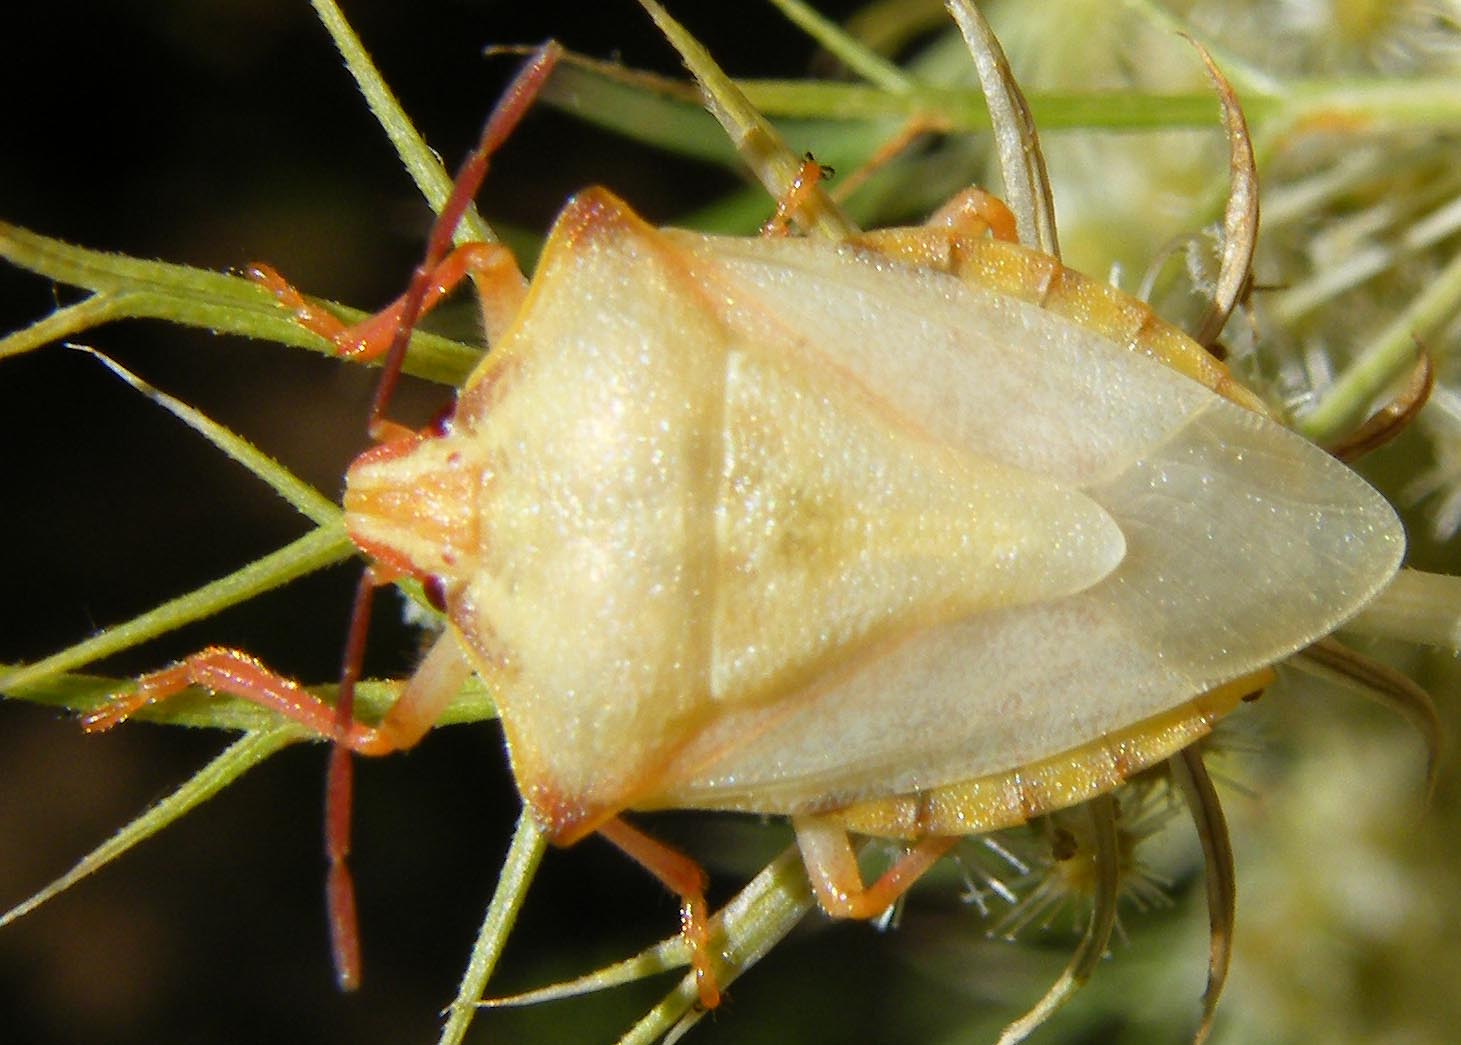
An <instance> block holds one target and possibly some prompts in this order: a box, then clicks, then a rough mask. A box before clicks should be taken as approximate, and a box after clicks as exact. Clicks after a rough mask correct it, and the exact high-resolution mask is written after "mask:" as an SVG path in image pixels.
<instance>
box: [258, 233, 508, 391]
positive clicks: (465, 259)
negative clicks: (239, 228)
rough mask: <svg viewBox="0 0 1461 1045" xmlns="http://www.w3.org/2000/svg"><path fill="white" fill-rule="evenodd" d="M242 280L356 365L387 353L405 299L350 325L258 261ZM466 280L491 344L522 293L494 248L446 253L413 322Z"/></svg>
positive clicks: (504, 253)
mask: <svg viewBox="0 0 1461 1045" xmlns="http://www.w3.org/2000/svg"><path fill="white" fill-rule="evenodd" d="M245 275H247V276H248V278H249V279H251V280H253V281H254V282H255V283H258V284H259V285H260V286H261V287H263V288H264V289H265V290H267V291H268V292H269V293H270V294H272V295H274V299H275V300H276V301H278V302H279V304H281V305H283V306H284V307H285V308H287V309H289V310H290V311H291V312H292V313H293V314H294V321H295V322H296V323H298V324H299V325H300V326H302V327H304V328H305V329H306V330H308V331H310V332H311V333H313V334H318V335H319V336H320V337H322V338H324V339H325V340H326V341H329V342H331V343H332V344H333V345H334V346H335V352H336V353H337V354H338V355H340V356H342V357H344V358H346V359H356V360H359V361H360V362H362V363H364V362H369V361H370V360H372V359H378V358H379V357H381V356H383V355H385V353H387V352H389V351H390V349H391V345H392V343H393V342H394V341H395V337H396V330H397V328H398V327H399V326H400V324H401V319H402V315H403V313H404V311H405V306H406V295H405V294H402V295H401V296H400V297H399V298H397V299H396V300H395V301H393V302H392V303H391V304H389V305H387V306H386V307H385V308H383V309H381V310H380V311H379V312H377V313H376V314H375V315H373V316H370V317H369V318H367V319H364V320H361V321H360V322H359V323H356V324H355V325H353V326H350V325H347V324H345V323H343V322H341V321H340V320H339V319H338V318H336V316H335V315H334V313H332V312H329V311H327V310H326V309H324V308H321V307H320V306H319V305H316V304H313V303H311V302H310V301H308V300H306V299H305V297H304V295H303V294H301V293H300V292H299V291H298V290H296V289H295V288H294V286H293V285H292V284H291V283H289V281H288V280H286V279H285V278H284V277H283V276H281V275H280V274H279V273H278V272H277V271H276V270H275V269H273V268H271V267H270V266H268V265H266V264H264V263H263V262H261V261H256V262H254V263H253V264H251V265H250V266H249V267H248V269H247V270H246V272H245ZM468 276H471V277H472V280H473V282H474V283H476V285H477V290H478V293H479V295H480V297H481V299H482V301H483V310H484V313H485V317H484V319H485V325H486V326H487V328H488V338H489V340H491V338H492V336H493V335H494V334H500V333H501V330H502V329H503V328H504V327H505V326H506V325H507V324H506V322H505V321H504V317H506V318H507V319H509V320H510V318H511V317H512V316H514V315H516V314H517V310H518V308H519V307H520V306H521V305H522V302H523V299H524V298H526V297H527V289H528V283H527V280H526V278H524V276H523V274H522V272H521V271H520V270H519V269H518V267H517V261H516V260H515V259H514V258H513V256H512V252H511V251H509V250H508V249H507V248H506V247H504V246H502V245H500V244H497V243H465V244H463V245H462V246H460V247H457V248H455V249H453V250H452V251H451V252H450V253H448V254H447V255H446V257H444V258H443V259H442V260H441V261H440V262H439V263H438V264H437V265H436V266H435V267H434V268H432V269H431V271H430V275H429V277H428V281H427V288H426V292H425V296H424V297H422V299H421V302H420V305H419V308H418V311H417V318H418V319H419V318H420V316H422V315H424V314H425V313H427V312H430V311H431V310H432V309H433V308H435V307H436V305H437V304H438V303H439V302H440V301H441V300H442V298H444V297H446V295H447V294H449V293H451V291H452V290H454V289H455V288H456V286H457V285H458V284H459V283H461V281H462V280H463V279H465V278H466V277H468Z"/></svg>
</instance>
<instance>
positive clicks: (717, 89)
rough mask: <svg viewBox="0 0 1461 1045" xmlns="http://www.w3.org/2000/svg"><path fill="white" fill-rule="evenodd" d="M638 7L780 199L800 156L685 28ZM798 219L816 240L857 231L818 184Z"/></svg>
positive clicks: (650, 5) (660, 11) (653, 6)
mask: <svg viewBox="0 0 1461 1045" xmlns="http://www.w3.org/2000/svg"><path fill="white" fill-rule="evenodd" d="M640 3H641V4H642V5H643V7H644V9H645V10H646V11H648V12H649V14H650V17H651V18H653V19H654V21H655V24H656V25H658V26H659V27H660V31H661V32H663V33H664V34H665V37H666V38H667V39H668V40H669V41H670V43H671V44H672V45H673V46H674V48H675V50H677V51H679V52H680V57H681V58H682V59H683V60H684V62H685V65H686V67H687V68H688V69H689V70H690V72H691V74H692V75H693V76H694V77H695V80H696V82H698V83H699V84H700V88H701V90H702V91H703V92H704V94H705V100H706V103H707V104H708V105H709V106H710V111H711V114H712V115H713V116H714V117H715V118H716V120H717V121H718V122H719V123H720V125H721V127H722V128H724V130H725V133H726V136H727V137H729V138H730V140H731V142H732V143H733V144H734V145H735V148H736V152H738V153H739V154H740V156H741V159H742V160H743V161H744V162H745V164H746V165H747V166H748V167H750V168H751V171H752V173H753V174H755V175H756V177H757V179H758V180H759V181H760V182H761V184H762V185H763V186H764V187H765V188H766V191H767V192H768V193H770V194H771V196H772V198H773V199H781V198H782V197H783V196H784V195H785V194H786V193H787V192H788V190H789V189H790V187H791V185H792V183H793V182H794V181H795V180H796V179H797V178H798V177H799V175H800V173H801V167H802V158H801V156H799V155H797V154H796V153H794V152H793V151H792V150H791V149H789V148H788V147H787V145H786V142H784V141H783V140H782V138H781V135H780V134H778V133H777V131H776V129H775V128H774V127H772V126H771V124H770V123H768V122H767V121H766V119H765V117H763V116H762V115H761V113H760V112H759V111H757V109H756V107H755V106H754V105H752V104H751V102H750V101H749V100H748V99H747V98H746V96H745V95H744V94H743V93H742V92H741V90H740V88H738V87H737V86H736V85H735V82H734V81H733V80H731V78H730V77H729V76H727V75H726V74H725V72H724V71H723V70H722V69H721V68H720V66H719V65H717V64H716V62H715V60H714V59H713V58H712V57H711V56H710V52H709V51H707V50H706V49H705V48H704V47H702V46H701V45H700V43H699V42H698V41H697V40H696V39H695V38H694V37H693V36H691V35H690V34H689V33H688V32H687V31H686V30H685V28H684V26H682V25H680V23H679V22H677V21H675V20H674V19H673V18H671V17H670V16H669V13H668V12H666V11H665V9H664V8H663V7H661V6H660V5H659V4H657V3H655V2H654V0H640ZM797 216H798V217H799V218H800V219H802V220H805V221H807V222H808V224H809V226H810V228H811V229H812V230H815V231H816V232H817V234H818V235H822V236H826V237H828V238H830V239H846V238H848V237H849V236H852V235H854V234H855V233H856V232H857V231H858V229H857V226H856V225H854V224H853V223H852V222H851V221H850V220H849V219H848V218H847V217H846V215H844V214H843V213H842V210H841V208H839V207H838V206H837V204H835V203H833V202H832V200H831V198H830V197H829V196H828V195H827V194H826V192H824V191H823V190H822V188H821V186H820V185H814V186H812V188H811V191H810V192H809V194H808V196H807V199H806V201H805V202H804V203H803V204H802V206H801V207H800V208H799V209H798V215H797Z"/></svg>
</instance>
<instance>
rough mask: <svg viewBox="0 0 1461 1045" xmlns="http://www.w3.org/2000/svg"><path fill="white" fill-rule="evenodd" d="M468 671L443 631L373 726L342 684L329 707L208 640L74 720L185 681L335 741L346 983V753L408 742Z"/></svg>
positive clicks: (351, 927)
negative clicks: (360, 717)
mask: <svg viewBox="0 0 1461 1045" xmlns="http://www.w3.org/2000/svg"><path fill="white" fill-rule="evenodd" d="M470 673H471V667H470V665H469V664H468V663H467V661H466V659H465V658H464V657H463V656H462V653H461V650H460V649H459V647H458V645H457V642H456V640H455V639H454V638H453V637H452V636H450V635H445V636H443V637H442V638H440V639H438V640H437V642H436V644H435V645H434V646H432V648H431V651H430V652H429V653H428V654H427V655H426V658H425V659H424V660H423V661H422V662H421V664H420V666H419V667H418V668H417V669H416V672H415V674H413V675H412V676H411V678H410V679H409V680H408V681H407V682H406V685H405V687H404V688H403V689H402V691H401V693H400V695H399V696H398V697H397V698H396V702H395V704H393V705H392V706H391V709H390V711H389V712H387V714H386V716H385V717H384V718H383V719H381V721H380V723H379V724H378V725H375V726H367V725H364V724H363V723H361V722H358V721H356V720H355V718H354V717H353V716H352V715H350V714H349V712H348V710H347V705H348V704H349V700H348V699H347V698H346V696H345V694H346V687H345V686H343V685H342V687H341V699H340V701H339V703H337V704H336V705H334V706H332V705H330V704H327V703H325V702H324V701H322V700H320V699H319V698H318V697H316V696H315V695H314V694H312V693H310V692H309V691H308V690H306V689H305V688H304V687H303V686H301V685H300V684H299V683H297V682H295V681H294V680H293V679H290V678H286V677H284V676H283V675H279V674H277V673H276V672H273V671H270V670H269V669H268V668H267V667H265V666H264V665H263V664H261V663H259V661H258V660H256V659H254V658H253V657H251V656H249V655H248V654H247V653H243V652H241V651H239V650H233V649H224V648H222V647H217V646H215V647H212V648H210V649H205V650H203V651H201V652H199V653H195V654H193V655H192V656H191V657H189V658H187V659H186V660H184V661H182V662H180V663H178V664H174V665H173V666H172V667H169V668H164V669H162V670H161V671H155V672H153V673H152V674H150V675H147V676H145V677H143V678H142V679H140V680H139V681H138V683H137V686H136V688H135V689H134V690H133V691H132V692H128V693H120V694H117V695H116V696H114V697H112V698H111V699H110V700H108V701H107V702H106V703H105V704H103V705H102V706H101V707H99V708H97V709H96V710H94V711H91V712H89V713H88V714H87V715H85V716H84V717H83V718H82V720H81V721H82V726H83V728H85V729H86V730H87V731H88V732H100V731H102V730H106V729H111V728H112V727H113V726H115V725H118V724H120V723H121V722H123V721H125V720H126V719H127V718H128V717H130V716H131V715H134V714H136V713H137V712H138V711H141V710H142V709H144V708H147V707H151V706H153V705H155V704H158V703H161V702H162V701H164V700H167V699H168V698H169V697H172V696H175V695H177V694H178V693H181V692H183V691H185V690H186V689H188V688H189V687H190V686H201V687H203V688H204V689H207V690H210V691H212V692H214V693H227V694H229V695H231V696H235V697H240V698H242V699H244V700H248V701H252V702H253V703H255V704H260V705H262V706H263V707H266V708H269V709H270V710H271V711H275V712H277V713H278V714H279V715H281V716H282V717H284V718H287V719H289V720H290V721H293V722H298V723H299V724H300V725H302V726H304V727H305V728H306V729H308V730H310V731H311V732H313V733H317V734H319V735H320V736H321V737H326V738H329V739H330V740H333V741H335V744H336V747H335V749H334V751H333V752H332V755H331V760H330V768H329V774H328V781H327V786H326V791H325V852H326V855H327V856H328V858H329V864H330V867H329V873H328V878H327V880H326V889H325V891H326V897H327V904H328V909H329V921H330V935H331V941H332V950H333V952H334V955H335V968H336V973H337V975H338V978H339V980H340V984H341V986H342V987H344V988H346V989H347V990H348V989H353V988H354V987H355V986H356V985H357V984H358V983H359V981H360V942H359V932H358V930H357V928H356V920H355V889H354V885H353V883H352V881H351V878H350V870H349V867H348V864H347V858H348V857H349V854H350V803H351V776H350V760H349V753H350V752H351V751H357V752H359V753H361V754H364V755H384V754H387V753H389V752H392V751H398V750H401V749H402V748H408V747H411V746H412V745H413V744H415V743H416V742H417V741H418V740H420V739H421V737H422V736H424V735H425V734H426V732H427V730H429V729H430V728H431V726H432V724H433V723H434V722H435V721H436V720H437V718H439V717H440V715H441V713H442V711H443V710H445V708H446V706H447V704H449V703H450V702H451V700H452V698H453V697H455V696H456V695H457V693H458V692H459V691H460V690H461V687H462V684H463V683H465V682H466V680H467V676H468V675H469V674H470ZM353 681H354V680H353V679H352V680H351V690H350V691H351V692H353ZM342 711H343V712H345V714H343V715H342Z"/></svg>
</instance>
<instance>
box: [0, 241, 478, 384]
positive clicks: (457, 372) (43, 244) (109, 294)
mask: <svg viewBox="0 0 1461 1045" xmlns="http://www.w3.org/2000/svg"><path fill="white" fill-rule="evenodd" d="M0 258H4V259H5V260H7V261H9V262H10V263H11V264H13V265H16V266H18V267H20V268H23V269H27V270H29V271H31V272H34V273H36V274H37V275H40V276H45V277H47V278H48V279H53V280H55V281H57V282H59V283H66V284H69V285H71V286H74V287H83V288H85V289H87V290H91V291H94V292H95V293H96V295H97V298H88V299H87V300H86V301H83V302H80V303H79V304H76V305H72V306H70V307H68V308H65V309H61V310H58V311H57V312H55V313H52V314H51V315H50V316H48V317H46V318H45V319H42V320H39V321H38V322H36V323H35V324H33V325H31V326H29V327H27V328H25V329H24V330H21V331H18V332H16V333H14V334H11V335H9V336H8V337H6V338H5V339H4V340H3V341H0V359H3V358H4V357H6V356H9V355H18V354H20V353H21V352H26V351H30V350H31V349H34V348H37V347H39V346H40V345H42V344H46V343H47V342H49V341H50V340H53V339H54V338H56V337H73V336H75V335H76V334H79V333H81V332H82V331H83V330H86V329H89V328H90V327H92V326H95V325H96V324H98V323H102V322H110V321H113V320H118V319H162V320H166V321H168V322H172V323H180V324H183V325H185V326H192V327H201V328H202V329H204V330H210V331H213V332H215V333H220V334H239V335H242V336H243V337H249V338H256V339H260V340H265V341H275V342H278V343H279V344H283V345H291V346H294V347H296V348H307V349H309V350H310V351H312V352H319V353H321V354H323V355H329V356H332V357H333V356H335V347H334V345H332V344H330V343H329V342H328V341H325V340H324V339H322V338H319V337H316V336H315V335H314V334H311V333H310V332H309V331H307V330H305V329H304V328H303V327H301V326H300V325H299V324H298V323H295V322H294V320H293V319H292V317H291V316H290V314H289V312H287V311H286V310H284V309H282V308H280V307H279V304H278V302H276V301H275V300H274V298H273V296H272V295H270V294H269V293H268V292H267V291H265V290H263V289H262V288H260V287H259V286H257V285H256V284H255V283H253V282H252V281H251V280H247V279H244V278H243V277H241V276H231V275H225V274H224V273H221V272H209V271H207V270H205V269H197V268H192V267H190V266H187V265H174V264H170V263H168V262H163V261H143V260H141V259H139V258H130V257H127V256H126V255H123V254H109V253H106V252H105V251H99V250H89V249H87V248H85V247H77V246H73V245H72V244H69V243H63V242H62V241H61V240H57V239H52V238H50V237H49V236H42V235H39V234H38V233H34V232H30V231H28V230H26V229H23V228H20V227H19V226H16V225H10V224H7V223H5V222H0ZM326 305H327V307H328V308H329V309H330V311H332V312H335V313H336V314H337V315H339V316H340V318H342V319H343V320H345V321H346V322H356V321H358V320H360V319H364V318H365V317H366V315H367V313H365V312H361V311H359V310H357V309H351V308H346V307H344V306H342V305H334V304H330V303H326ZM480 358H481V349H480V348H478V347H476V346H473V345H466V344H462V343H461V342H457V341H451V340H449V339H447V338H444V337H439V336H437V335H434V334H423V333H420V332H417V333H416V334H415V335H413V336H412V338H411V351H410V353H409V354H408V355H407V357H406V372H407V373H410V374H414V375H416V376H418V377H423V378H426V379H427V380H429V381H437V382H441V383H443V384H451V385H456V384H460V383H461V381H462V380H463V379H464V378H465V377H466V375H467V374H469V373H470V372H471V370H472V367H473V366H474V365H476V363H477V361H478V360H479V359H480Z"/></svg>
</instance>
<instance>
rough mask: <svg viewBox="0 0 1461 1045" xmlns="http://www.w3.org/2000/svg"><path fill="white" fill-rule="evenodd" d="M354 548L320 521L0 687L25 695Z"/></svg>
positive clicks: (3, 679) (1, 681) (337, 529)
mask: <svg viewBox="0 0 1461 1045" xmlns="http://www.w3.org/2000/svg"><path fill="white" fill-rule="evenodd" d="M354 553H355V545H354V544H352V543H351V541H350V538H349V537H348V536H346V534H345V530H344V528H343V527H342V526H339V525H334V526H321V527H319V528H318V529H315V530H311V531H310V532H309V533H307V534H305V535H304V536H303V537H300V538H299V539H298V540H295V541H292V542H290V543H289V544H287V545H285V546H284V547H283V548H280V549H279V550H278V551H276V552H271V553H270V554H268V555H265V556H263V557H262V558H260V559H256V560H255V561H253V562H251V563H249V564H248V565H247V566H244V567H243V568H242V569H239V570H236V571H235V572H233V573H230V574H229V575H228V576H226V577H221V578H219V579H218V580H216V581H213V582H211V583H209V584H205V585H203V587H201V588H197V589H195V590H194V591H191V592H189V593H188V594H186V595H181V596H179V597H178V598H175V599H170V600H168V601H167V602H164V603H163V604H162V605H160V606H157V607H155V608H154V609H151V610H149V611H147V612H146V613H143V614H141V615H140V616H137V617H134V618H132V619H131V620H129V621H127V622H126V623H124V624H117V625H114V626H112V627H110V628H106V629H103V630H102V631H101V632H99V633H98V634H96V635H93V636H92V637H91V638H89V639H86V640H85V641H83V642H78V643H76V644H75V645H74V646H68V647H67V648H66V649H63V650H61V651H60V652H58V653H54V654H52V655H51V656H49V657H46V658H45V659H44V660H39V661H37V662H36V663H34V664H31V665H28V666H26V667H23V668H19V669H17V670H15V671H12V672H10V673H8V674H6V675H4V676H0V693H3V694H4V695H6V696H10V697H20V698H24V697H25V695H26V694H25V690H26V689H27V688H28V687H30V686H33V685H35V684H36V683H37V682H40V681H43V680H45V679H47V678H49V677H50V676H52V675H57V674H60V673H61V672H65V671H71V670H73V669H75V668H79V667H82V666H83V665H86V664H90V663H91V662H92V661H94V660H99V659H101V658H102V657H106V656H110V655H111V654H113V653H119V652H121V651H122V650H124V649H130V648H132V647H133V646H137V645H140V644H141V643H143V642H146V641H147V640H148V639H154V638H156V637H157V636H159V635H165V634H166V633H167V632H169V631H173V630H174V629H176V628H180V627H182V626H183V625H184V624H190V623H192V622H193V621H196V620H201V619H203V618H204V617H208V616H212V615H213V614H215V613H217V612H218V611H219V610H223V609H227V608H228V607H229V606H236V605H237V604H239V603H241V602H246V601H248V600H249V599H252V598H254V597H255V596H256V595H261V594H263V593H264V592H266V591H271V590H273V589H274V588H278V587H281V586H283V585H285V584H288V583H289V582H290V581H292V580H294V579H296V578H298V577H302V576H304V575H305V574H307V573H313V572H314V571H315V570H319V569H323V568H324V567H326V566H331V565H333V564H335V563H337V562H341V561H342V560H344V559H348V558H349V557H350V556H351V555H353V554H354Z"/></svg>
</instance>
